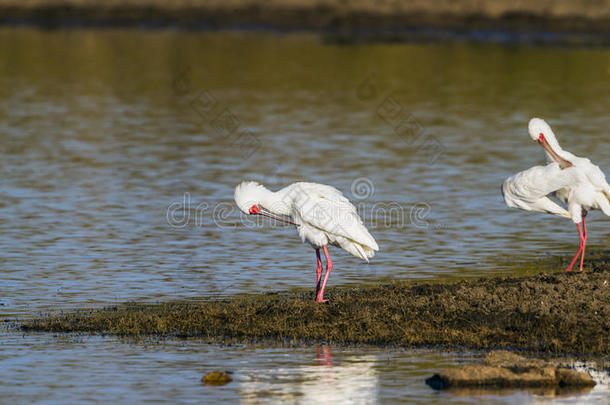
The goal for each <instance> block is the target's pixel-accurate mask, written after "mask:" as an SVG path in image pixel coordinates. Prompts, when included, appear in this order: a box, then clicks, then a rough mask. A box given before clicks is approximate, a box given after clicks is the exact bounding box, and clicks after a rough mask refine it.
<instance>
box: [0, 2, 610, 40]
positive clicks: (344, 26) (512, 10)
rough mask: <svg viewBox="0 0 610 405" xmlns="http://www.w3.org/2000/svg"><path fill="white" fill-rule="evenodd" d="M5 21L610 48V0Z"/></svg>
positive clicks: (207, 9) (301, 5)
mask: <svg viewBox="0 0 610 405" xmlns="http://www.w3.org/2000/svg"><path fill="white" fill-rule="evenodd" d="M0 23H3V24H34V25H40V26H45V27H56V26H74V25H77V26H92V25H93V26H96V25H102V26H108V25H111V26H117V25H118V26H149V27H159V26H174V27H181V28H187V29H227V28H229V29H231V28H239V29H251V28H256V29H260V28H265V29H273V30H280V31H295V30H307V31H319V32H324V33H325V34H327V35H329V37H330V38H331V39H336V40H345V41H353V40H370V39H372V40H386V41H387V40H448V39H449V40H451V39H456V38H458V39H459V38H463V39H468V40H484V41H485V40H493V41H504V42H506V41H508V42H511V41H533V42H545V43H564V44H571V43H575V44H583V43H591V44H608V43H610V0H599V1H591V0H558V1H552V2H551V1H542V0H533V1H527V2H526V1H509V0H456V1H444V0H429V1H425V0H410V1H405V0H387V1H383V2H379V1H373V0H350V1H343V0H316V1H312V0H176V1H171V2H169V1H163V0H28V1H17V0H0Z"/></svg>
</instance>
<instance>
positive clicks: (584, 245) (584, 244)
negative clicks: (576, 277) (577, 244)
mask: <svg viewBox="0 0 610 405" xmlns="http://www.w3.org/2000/svg"><path fill="white" fill-rule="evenodd" d="M586 248H587V223H586V222H585V216H584V215H583V216H582V254H581V256H580V269H578V271H582V263H583V262H584V261H585V249H586Z"/></svg>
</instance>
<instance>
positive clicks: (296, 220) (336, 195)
mask: <svg viewBox="0 0 610 405" xmlns="http://www.w3.org/2000/svg"><path fill="white" fill-rule="evenodd" d="M235 202H236V203H237V206H238V207H239V209H240V210H241V211H243V212H244V213H246V214H250V215H264V216H267V217H269V218H273V219H275V220H278V221H282V222H287V223H290V224H293V225H296V227H297V231H298V232H299V236H300V237H301V239H302V240H303V242H308V243H309V244H310V245H311V246H312V247H313V248H314V249H315V251H316V259H317V267H316V302H325V301H328V300H325V299H324V288H325V287H326V283H327V281H328V277H329V275H330V272H331V270H332V268H333V262H332V260H331V259H330V255H329V253H328V245H332V246H338V247H341V248H342V249H344V250H346V251H347V252H349V253H351V254H352V255H354V256H356V257H358V258H360V259H362V260H364V261H366V262H368V261H369V259H370V258H371V257H373V256H374V255H375V251H376V250H379V246H378V245H377V242H375V239H373V237H372V236H371V234H370V233H369V231H368V230H367V229H366V227H365V226H364V224H363V223H362V219H361V218H360V216H359V215H358V213H357V211H356V207H354V205H352V203H350V202H349V200H348V199H347V198H345V196H343V194H341V192H340V191H339V190H337V189H336V188H334V187H332V186H327V185H324V184H317V183H305V182H299V183H294V184H291V185H289V186H287V187H284V188H282V189H281V190H278V191H275V192H273V191H271V190H269V189H267V188H266V187H264V186H263V185H261V184H259V183H257V182H254V181H244V182H242V183H240V184H239V185H238V186H237V187H236V188H235ZM279 216H287V217H290V218H291V219H290V220H288V219H284V218H281V217H279ZM320 249H322V250H323V251H324V256H325V258H326V273H325V275H324V279H323V280H322V260H321V258H320Z"/></svg>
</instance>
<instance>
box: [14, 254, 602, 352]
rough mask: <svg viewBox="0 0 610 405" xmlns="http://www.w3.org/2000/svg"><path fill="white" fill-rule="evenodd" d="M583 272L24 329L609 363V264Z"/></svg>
mask: <svg viewBox="0 0 610 405" xmlns="http://www.w3.org/2000/svg"><path fill="white" fill-rule="evenodd" d="M607 257H608V256H607V252H604V253H602V254H601V255H599V256H598V257H596V258H593V255H589V258H588V260H587V266H586V267H587V269H586V270H585V271H584V272H582V273H578V272H573V273H566V272H564V271H557V272H553V273H550V274H544V273H542V274H537V275H530V276H524V277H502V278H501V277H496V278H482V279H476V280H474V279H473V280H464V281H459V282H442V283H432V282H428V283H410V282H394V283H391V284H386V285H379V286H374V287H357V288H341V287H337V288H330V289H329V290H328V296H327V298H330V302H328V303H327V304H316V303H315V302H314V301H313V298H314V297H313V291H308V292H303V293H299V292H292V293H270V294H265V295H245V296H238V297H235V298H230V299H223V300H202V301H199V302H167V303H163V304H154V305H153V304H137V303H129V304H125V305H120V306H117V307H112V308H106V309H102V310H91V311H80V312H75V313H68V314H62V315H58V316H47V317H44V318H40V319H33V320H30V321H27V322H25V323H24V324H23V325H22V326H21V327H22V328H23V329H24V330H36V331H52V332H79V333H102V334H116V335H121V336H161V337H200V338H205V339H209V340H214V341H249V342H254V341H257V340H265V341H267V340H272V341H276V342H280V343H281V342H291V341H294V342H320V341H325V342H333V343H338V344H373V345H387V344H391V345H399V346H443V347H457V346H464V347H469V348H479V349H486V348H500V347H503V348H513V349H521V350H527V351H532V352H544V353H548V354H559V353H572V354H578V355H600V356H602V357H603V358H610V262H609V261H608V259H607Z"/></svg>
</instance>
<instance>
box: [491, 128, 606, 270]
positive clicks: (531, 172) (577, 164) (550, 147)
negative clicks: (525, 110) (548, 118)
mask: <svg viewBox="0 0 610 405" xmlns="http://www.w3.org/2000/svg"><path fill="white" fill-rule="evenodd" d="M528 131H529V134H530V137H531V138H532V139H533V140H534V141H536V142H537V143H538V144H540V145H541V146H542V147H543V148H544V150H545V154H546V161H547V165H546V166H534V167H532V168H530V169H528V170H525V171H522V172H520V173H517V174H515V175H514V176H512V177H509V178H508V179H506V181H504V184H503V186H502V194H503V195H504V201H505V202H506V205H508V206H509V207H514V208H520V209H522V210H526V211H536V212H546V213H548V214H553V215H557V216H560V217H565V218H569V219H571V220H572V221H573V222H574V223H575V224H576V227H577V229H578V237H579V244H578V250H577V251H576V255H574V258H573V259H572V261H571V262H570V265H569V266H568V268H567V271H572V267H573V266H574V263H575V262H576V260H577V259H578V257H579V256H580V269H579V271H582V265H583V261H584V258H585V248H586V244H587V223H586V221H585V217H586V216H587V212H588V211H591V210H595V209H597V210H601V211H602V212H603V213H604V214H605V215H608V216H610V185H608V183H607V182H606V176H605V175H604V173H603V172H602V171H601V170H600V168H599V167H598V166H596V165H594V164H593V163H591V161H590V160H589V159H587V158H582V157H578V156H576V155H574V154H572V153H570V152H568V151H565V150H563V149H562V148H561V146H559V142H557V138H556V137H555V134H554V133H553V130H552V129H551V127H550V126H549V124H547V123H546V122H545V121H544V120H542V119H540V118H532V119H531V120H530V122H529V125H528ZM549 195H553V196H555V197H556V198H557V199H558V200H559V201H561V202H562V203H564V204H566V205H567V209H566V208H564V207H562V206H560V205H559V204H557V203H555V202H554V201H553V200H551V199H550V198H549V197H548V196H549ZM581 222H582V228H581V225H580V224H581Z"/></svg>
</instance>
